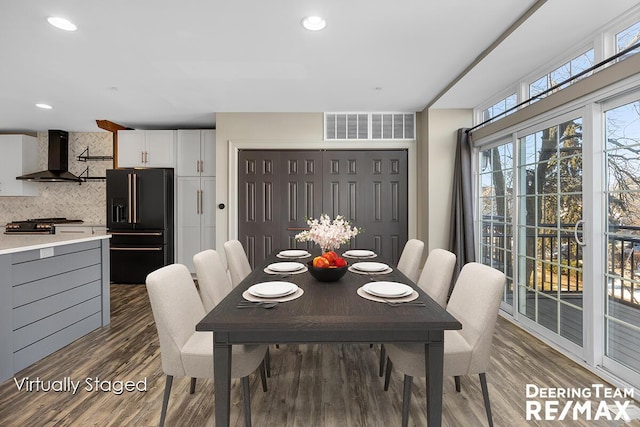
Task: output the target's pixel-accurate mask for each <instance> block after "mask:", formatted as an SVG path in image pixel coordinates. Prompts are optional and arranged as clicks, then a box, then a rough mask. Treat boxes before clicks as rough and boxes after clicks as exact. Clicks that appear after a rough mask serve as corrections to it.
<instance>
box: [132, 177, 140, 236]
mask: <svg viewBox="0 0 640 427" xmlns="http://www.w3.org/2000/svg"><path fill="white" fill-rule="evenodd" d="M131 189H132V191H131V199H132V201H133V218H132V219H131V222H132V223H134V224H135V223H137V222H138V175H137V174H135V173H132V174H131Z"/></svg>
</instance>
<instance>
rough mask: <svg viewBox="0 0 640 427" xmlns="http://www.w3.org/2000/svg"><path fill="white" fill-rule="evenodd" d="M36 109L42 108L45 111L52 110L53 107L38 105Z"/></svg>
mask: <svg viewBox="0 0 640 427" xmlns="http://www.w3.org/2000/svg"><path fill="white" fill-rule="evenodd" d="M36 107H38V108H42V109H44V110H51V109H52V108H53V107H52V106H51V105H49V104H36Z"/></svg>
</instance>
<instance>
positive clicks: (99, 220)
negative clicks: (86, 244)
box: [0, 132, 113, 225]
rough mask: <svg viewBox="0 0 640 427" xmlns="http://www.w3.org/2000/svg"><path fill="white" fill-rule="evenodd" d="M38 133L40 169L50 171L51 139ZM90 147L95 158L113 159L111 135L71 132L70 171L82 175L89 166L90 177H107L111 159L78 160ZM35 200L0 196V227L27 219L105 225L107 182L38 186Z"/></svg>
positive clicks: (58, 183) (44, 184) (106, 133)
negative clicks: (50, 218) (108, 158)
mask: <svg viewBox="0 0 640 427" xmlns="http://www.w3.org/2000/svg"><path fill="white" fill-rule="evenodd" d="M47 135H48V134H47V132H38V140H39V142H40V154H39V164H40V170H44V169H46V168H47V152H48V148H47V147H48V136H47ZM87 147H89V154H90V155H92V156H111V155H112V154H113V137H112V134H111V133H110V132H69V172H71V173H72V174H74V175H80V174H82V173H83V172H84V170H85V169H86V168H87V166H88V167H89V176H105V171H106V169H111V168H112V167H113V161H112V160H105V161H89V162H82V161H78V159H77V157H78V155H80V154H82V152H83V151H84V150H85V149H86V148H87ZM38 185H39V186H40V187H39V195H38V196H35V197H0V225H4V224H5V223H7V222H11V221H16V220H23V219H27V218H43V217H66V218H70V219H81V220H84V222H85V223H87V224H105V223H106V209H107V208H106V183H105V182H104V181H87V182H83V183H82V185H78V184H77V183H67V182H50V183H42V184H38Z"/></svg>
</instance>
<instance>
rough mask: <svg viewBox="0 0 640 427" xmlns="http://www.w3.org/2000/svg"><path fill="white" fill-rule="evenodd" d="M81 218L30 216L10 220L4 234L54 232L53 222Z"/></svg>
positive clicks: (71, 220)
mask: <svg viewBox="0 0 640 427" xmlns="http://www.w3.org/2000/svg"><path fill="white" fill-rule="evenodd" d="M82 222H84V221H82V220H81V219H67V218H62V217H60V218H32V219H27V220H24V221H12V222H10V223H8V224H7V225H5V231H4V234H54V233H55V232H56V228H55V225H54V224H69V223H82Z"/></svg>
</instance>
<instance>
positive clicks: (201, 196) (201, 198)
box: [200, 190, 204, 215]
mask: <svg viewBox="0 0 640 427" xmlns="http://www.w3.org/2000/svg"><path fill="white" fill-rule="evenodd" d="M203 213H204V190H200V215H202V214H203Z"/></svg>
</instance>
